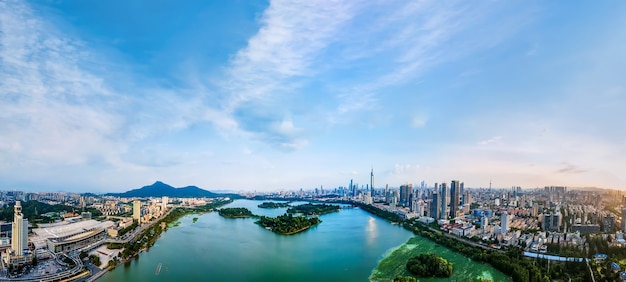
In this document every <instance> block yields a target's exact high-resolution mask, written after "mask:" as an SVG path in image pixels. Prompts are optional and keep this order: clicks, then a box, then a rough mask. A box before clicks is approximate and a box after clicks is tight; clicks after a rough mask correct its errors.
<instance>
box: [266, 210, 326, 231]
mask: <svg viewBox="0 0 626 282" xmlns="http://www.w3.org/2000/svg"><path fill="white" fill-rule="evenodd" d="M321 222H322V221H321V220H319V219H318V218H317V217H311V218H307V217H305V216H293V215H291V214H284V215H279V216H277V217H275V218H273V217H267V216H261V219H259V221H257V222H256V223H257V224H259V225H261V226H263V227H265V229H267V230H270V231H273V232H275V233H279V234H283V235H291V234H296V233H298V232H302V231H304V230H307V229H309V228H310V227H311V226H313V225H316V224H319V223H321Z"/></svg>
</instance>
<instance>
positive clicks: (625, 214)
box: [622, 207, 626, 232]
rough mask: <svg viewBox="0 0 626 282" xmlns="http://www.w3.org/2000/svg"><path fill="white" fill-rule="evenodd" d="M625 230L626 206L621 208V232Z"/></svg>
mask: <svg viewBox="0 0 626 282" xmlns="http://www.w3.org/2000/svg"><path fill="white" fill-rule="evenodd" d="M623 231H626V207H624V208H622V232H623Z"/></svg>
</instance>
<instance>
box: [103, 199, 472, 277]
mask: <svg viewBox="0 0 626 282" xmlns="http://www.w3.org/2000/svg"><path fill="white" fill-rule="evenodd" d="M260 203H261V201H252V200H237V201H235V202H233V203H231V204H228V205H226V206H224V207H245V208H248V209H249V210H251V211H252V212H253V213H254V214H258V215H266V216H272V217H274V216H277V215H281V214H283V213H285V211H286V208H280V209H261V208H258V207H257V205H258V204H260ZM194 217H197V218H198V220H197V221H196V222H195V223H194V222H193V218H194ZM320 219H321V220H322V223H321V224H318V225H316V226H314V227H312V228H310V229H309V230H306V231H304V232H302V233H298V234H295V235H289V236H286V235H279V234H275V233H273V232H270V231H268V230H265V229H264V228H262V227H260V226H259V225H257V224H255V223H254V222H255V219H253V218H246V219H241V218H239V219H227V218H223V217H221V216H219V215H218V214H217V213H208V214H202V215H188V216H185V217H182V218H181V219H180V220H179V221H180V222H181V224H180V225H179V226H178V227H174V228H170V229H168V230H167V232H165V233H163V234H162V235H161V238H159V239H158V240H157V242H156V243H155V244H154V246H153V247H152V248H150V250H149V251H148V252H144V253H141V254H140V255H139V256H138V257H137V258H135V259H133V260H132V261H131V262H130V263H127V264H125V265H121V266H118V267H117V268H116V269H114V270H112V271H110V272H109V273H107V274H105V275H104V276H103V277H102V278H100V279H98V281H173V280H177V281H198V280H203V281H367V280H368V278H369V276H370V274H372V270H373V269H375V268H376V266H377V265H378V262H379V261H380V260H381V259H383V258H384V256H385V255H388V254H390V253H391V252H390V250H392V249H397V248H398V246H401V245H403V243H405V242H407V240H408V239H409V238H412V237H413V234H412V233H411V232H409V231H407V230H405V229H404V228H402V227H400V226H398V225H392V224H390V223H389V222H386V221H384V220H382V219H378V218H377V217H374V216H372V215H370V214H369V213H367V212H365V211H363V210H361V209H358V208H348V209H342V210H341V211H339V212H337V213H331V214H326V215H322V216H320ZM417 238H419V237H417ZM419 239H420V240H426V239H422V238H419ZM459 256H460V255H459ZM461 257H462V256H461ZM159 265H160V272H158V273H157V268H158V266H159Z"/></svg>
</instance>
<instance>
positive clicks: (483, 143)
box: [478, 136, 502, 145]
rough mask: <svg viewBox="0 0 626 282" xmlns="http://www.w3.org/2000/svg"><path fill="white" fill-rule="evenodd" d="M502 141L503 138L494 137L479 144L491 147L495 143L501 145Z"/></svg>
mask: <svg viewBox="0 0 626 282" xmlns="http://www.w3.org/2000/svg"><path fill="white" fill-rule="evenodd" d="M501 140H502V136H494V137H491V138H489V139H487V140H482V141H480V142H478V144H479V145H489V144H494V143H500V141H501Z"/></svg>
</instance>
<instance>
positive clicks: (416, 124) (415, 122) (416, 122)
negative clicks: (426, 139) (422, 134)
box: [411, 117, 428, 128]
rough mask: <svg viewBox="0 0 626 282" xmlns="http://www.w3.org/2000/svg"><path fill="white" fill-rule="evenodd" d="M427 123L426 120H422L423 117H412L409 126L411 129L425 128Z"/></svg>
mask: <svg viewBox="0 0 626 282" xmlns="http://www.w3.org/2000/svg"><path fill="white" fill-rule="evenodd" d="M427 121H428V119H427V118H424V117H413V119H412V120H411V126H412V127H413V128H420V127H424V126H426V122H427Z"/></svg>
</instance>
